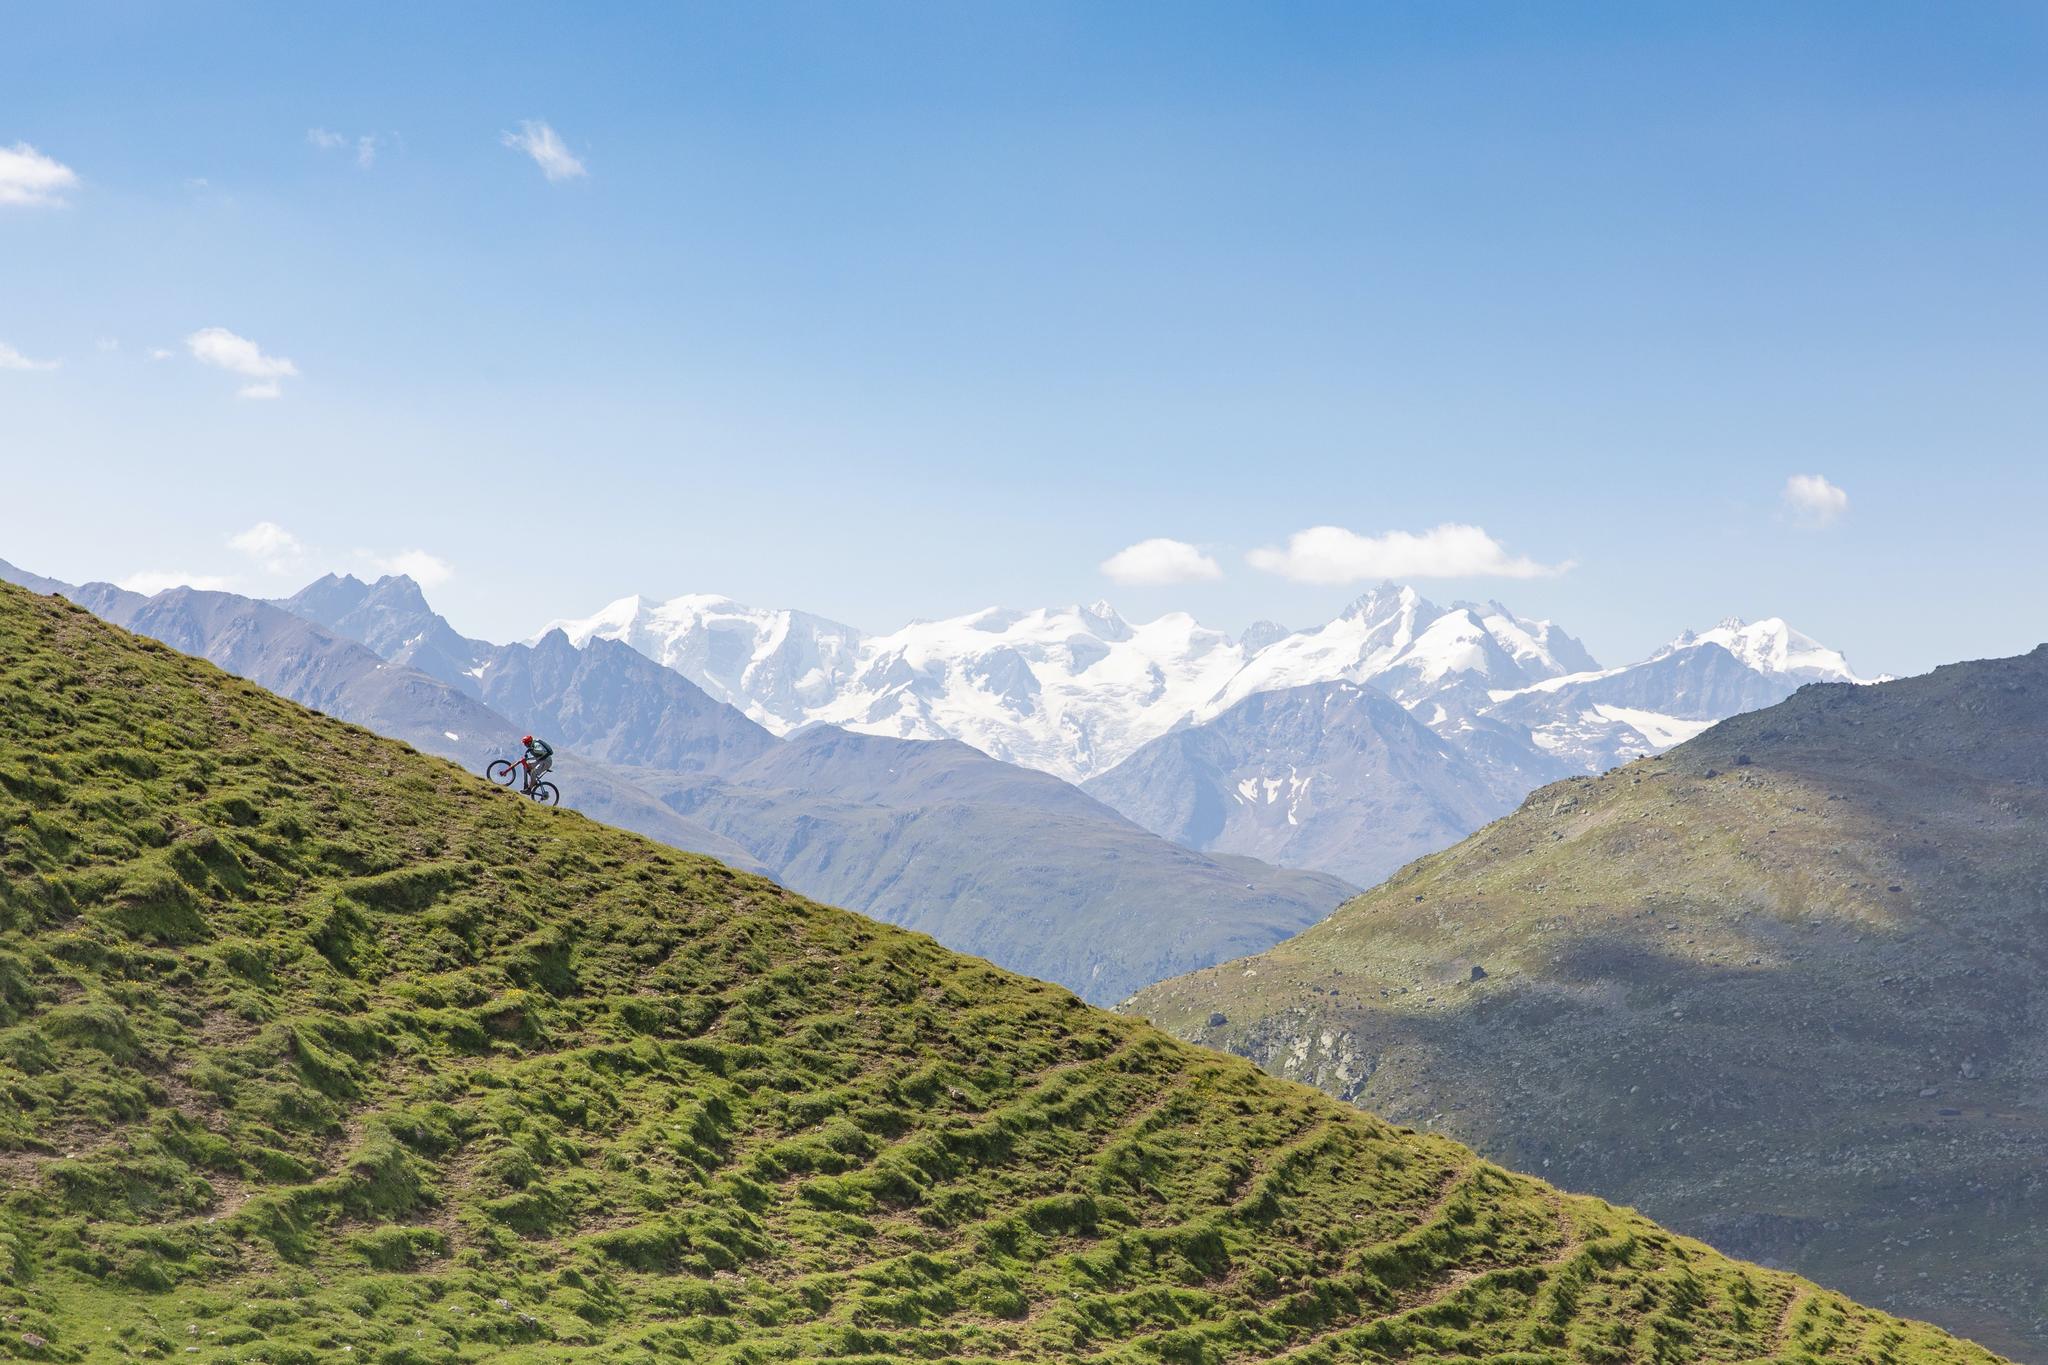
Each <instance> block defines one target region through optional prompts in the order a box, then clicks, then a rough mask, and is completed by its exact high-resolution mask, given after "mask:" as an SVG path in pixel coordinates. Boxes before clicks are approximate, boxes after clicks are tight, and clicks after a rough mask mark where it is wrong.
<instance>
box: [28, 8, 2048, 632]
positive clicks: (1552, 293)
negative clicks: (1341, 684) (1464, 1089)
mask: <svg viewBox="0 0 2048 1365" xmlns="http://www.w3.org/2000/svg"><path fill="white" fill-rule="evenodd" d="M8 34H9V36H8V41H7V43H6V44H5V45H4V46H0V149H11V150H12V151H13V153H14V156H13V159H12V160H8V159H6V157H5V156H4V155H0V347H5V348H6V349H4V350H0V474H4V476H5V483H6V487H7V488H8V490H9V497H8V503H9V507H10V512H11V515H10V516H9V517H8V519H7V525H6V529H5V531H4V532H0V557H4V558H7V559H10V560H13V561H15V562H17V563H19V564H22V565H24V566H26V567H29V568H32V569H35V570H38V571H40V572H44V573H49V574H54V575H57V576H61V577H67V578H92V577H105V578H116V579H118V578H124V577H128V576H130V575H135V574H145V573H148V574H166V573H168V574H173V575H180V576H185V575H189V576H205V577H209V578H219V579H222V580H225V581H228V582H230V583H232V584H233V585H234V586H236V587H238V588H241V589H243V590H245V591H258V592H283V591H288V590H289V589H290V588H292V587H294V586H296V584H297V582H298V581H300V580H303V579H304V578H307V577H310V576H311V575H312V574H313V573H315V572H318V571H320V570H323V569H326V568H330V567H332V568H348V569H353V570H355V571H357V572H364V571H366V570H370V569H372V568H374V567H375V566H377V565H379V564H411V565H415V566H425V567H427V568H429V569H430V570H431V569H432V568H433V567H434V566H436V565H445V566H446V569H447V575H446V577H445V579H443V580H442V581H439V582H437V583H436V584H435V585H434V587H433V589H432V596H433V597H434V599H435V600H436V602H437V604H439V605H441V606H442V608H443V609H444V610H445V611H446V612H447V613H448V614H449V615H450V617H451V618H452V619H453V620H454V621H455V622H456V624H457V625H458V626H460V627H462V628H464V629H467V630H470V631H473V632H476V633H480V634H485V635H490V636H494V637H507V636H513V635H518V634H523V633H525V632H526V631H528V630H529V629H531V628H532V627H533V626H534V625H536V624H538V623H539V622H541V621H544V620H546V619H548V618H550V617H554V616H559V615H569V614H582V613H585V612H588V611H590V610H594V609H595V608H596V607H597V606H598V605H599V604H601V603H603V602H605V601H607V600H609V599H611V598H614V597H617V596H621V595H624V594H626V593H628V592H632V591H641V592H647V593H651V594H656V595H667V594H670V593H675V592H683V591H717V592H725V593H729V594H731V595H733V596H736V597H739V598H741V599H742V600H746V601H752V602H756V603H759V604H763V605H795V606H803V607H805V608H807V609H810V610H814V611H818V612H821V613H823V614H826V615H831V616H836V617H839V618H842V619H845V620H849V621H851V622H853V623H855V624H858V625H861V626H865V627H869V628H875V629H886V628H890V627H893V626H895V625H897V624H900V623H901V622H902V621H903V620H905V619H907V618H910V617H913V616H939V615H946V614H951V613H954V612H958V611H962V610H968V609H972V608H974V607H978V606H983V605H988V604H991V603H998V602H1000V603H1005V604H1011V605H1031V604H1038V603H1050V602H1064V601H1072V600H1088V599H1092V598H1095V597H1097V596H1104V595H1106V596H1108V597H1109V598H1110V599H1111V600H1112V601H1114V602H1116V603H1117V604H1118V605H1119V606H1120V607H1121V609H1122V610H1124V612H1125V613H1126V614H1127V615H1130V616H1133V617H1143V616H1149V615H1152V614H1154V613H1156V612H1159V611H1164V610H1169V609H1187V610H1191V611H1193V612H1195V613H1196V614H1197V615H1199V616H1201V617H1203V618H1204V619H1205V620H1209V621H1212V622H1214V623H1215V624H1218V625H1222V626H1227V627H1232V628H1235V627H1238V626H1242V625H1243V624H1245V623H1247V622H1249V621H1251V620H1253V619H1256V618H1260V617H1271V618H1275V619H1278V620H1281V621H1283V622H1286V623H1288V624H1290V625H1307V624H1312V623H1314V622H1316V621H1319V620H1321V619H1324V618H1326V617H1327V616H1329V615H1331V614H1333V613H1334V612H1335V611H1336V610H1337V609H1339V608H1340V607H1341V606H1342V605H1343V603H1344V602H1345V601H1347V600H1348V599H1349V598H1350V597H1352V596H1354V595H1355V594H1356V593H1357V592H1358V591H1359V590H1360V589H1361V588H1362V587H1363V586H1365V583H1364V582H1362V581H1361V582H1350V581H1341V580H1343V579H1345V578H1346V577H1347V576H1348V577H1352V578H1356V577H1360V576H1361V575H1365V574H1369V573H1370V572H1372V571H1375V570H1377V569H1378V568H1380V567H1383V566H1385V565H1387V564H1393V565H1395V566H1396V567H1404V566H1405V567H1408V568H1421V569H1437V570H1445V571H1448V572H1449V574H1450V576H1446V577H1412V581H1414V582H1415V583H1416V584H1417V586H1419V587H1421V588H1422V589H1423V590H1424V591H1425V592H1426V593H1428V594H1429V595H1431V596H1433V597H1437V598H1439V599H1442V600H1448V599H1450V598H1455V597H1499V598H1500V599H1502V600H1503V601H1506V602H1507V603H1509V604H1510V605H1511V606H1514V607H1515V608H1517V609H1518V610H1520V611H1522V612H1524V613H1526V614H1532V615H1548V616H1554V617H1556V618H1557V619H1559V620H1560V621H1562V622H1563V623H1565V624H1566V625H1567V626H1568V627H1569V628H1571V629H1573V630H1574V631H1575V632H1577V633H1579V634H1581V635H1582V636H1583V637H1584V638H1585V639H1586V640H1587V642H1588V644H1589V645H1590V646H1591V647H1592V649H1593V650H1594V652H1595V653H1596V654H1597V655H1599V656H1600V657H1601V658H1603V659H1604V660H1607V661H1613V662H1618V661H1621V660H1623V659H1626V658H1628V657H1633V656H1636V655H1639V654H1641V653H1644V652H1646V651H1647V650H1648V649H1650V648H1651V647H1653V646H1654V645H1655V644H1657V643H1659V642H1661V641H1662V640H1663V639H1664V638H1666V637H1668V636H1670V635H1671V634H1673V633H1675V632H1676V631H1677V630H1678V629H1679V628H1680V627H1682V626H1686V625H1707V624H1711V623H1712V622H1713V621H1714V620H1715V619H1717V618H1719V617H1721V616H1723V615H1728V614H1740V615H1745V616H1750V617H1755V616H1760V615H1772V614H1779V615H1784V616H1786V617H1788V618H1789V619H1791V620H1792V621H1793V622H1794V623H1795V624H1797V625H1799V626H1800V627H1801V628H1803V629H1805V630H1807V631H1808V632H1809V633H1812V634H1814V635H1817V636H1819V637H1821V638H1823V639H1825V640H1826V641H1828V642H1829V643H1831V644H1834V645H1837V646H1838V647H1841V648H1843V649H1844V650H1846V651H1847V652H1848V654H1849V656H1850V659H1851V661H1852V662H1853V663H1855V664H1857V665H1858V666H1859V667H1860V668H1862V669H1864V670H1865V671H1875V670H1879V669H1884V670H1891V671H1909V670H1917V669H1921V668H1925V667H1928V666H1931V665H1933V664H1935V663H1938V662H1942V661H1944V660H1946V659H1951V658H1957V657H1965V656H1976V655H1985V654H1994V653H2009V652H2015V651H2018V650H2021V649H2024V648H2027V647H2030V646H2031V645H2032V644H2034V643H2036V642H2038V641H2039V640H2040V639H2041V638H2043V637H2044V636H2048V625H2044V622H2048V586H2044V581H2043V573H2042V569H2043V567H2044V564H2043V559H2044V555H2043V552H2042V549H2041V545H2042V540H2043V536H2042V528H2041V521H2042V513H2043V509H2044V507H2048V473H2044V472H2043V465H2044V461H2043V459H2042V455H2043V451H2042V446H2043V438H2042V432H2043V430H2044V420H2043V419H2044V417H2048V382H2044V374H2043V369H2044V359H2048V344H2044V343H2048V321H2044V319H2048V307H2044V305H2048V271H2044V268H2043V264H2042V251H2041V243H2042V242H2043V241H2044V240H2048V186H2044V178H2043V174H2042V171H2041V147H2042V146H2043V145H2044V134H2048V117H2044V115H2048V82H2044V81H2043V79H2042V76H2043V72H2044V58H2048V10H2044V9H2042V8H2041V7H2040V6H2038V5H2033V4H2027V5H2018V4H2013V5H2006V4H1998V3H1978V4H1972V5H1969V6H1952V5H1937V4H1932V3H1929V4H1922V5H1910V6H1909V5H1893V4H1883V3H1868V2H1867V0H1866V2H1861V3H1855V4H1848V3H1843V4H1813V5H1802V6H1783V5H1776V4H1761V3H1759V4H1714V5H1655V4H1615V5H1541V6H1535V5H1523V4H1510V3H1498V4H1484V5H1478V4H1461V3H1455V2H1448V3H1447V2H1445V0H1430V3H1420V0H1418V3H1413V4H1380V5H1358V4H1342V5H1318V4H1309V3H1303V4H1290V5H1284V6H1274V5H1262V4H1252V3H1244V4H1238V5H1205V4H1189V3H1174V4H1156V5H1155V4H1141V3H1118V4H1113V5H1103V4H1094V5H1064V4H1056V3H1044V2H1043V0H1039V2H1036V3H1030V4H1018V5H1000V4H956V3H945V4H940V3H932V4H890V5H867V4H857V3H836V2H835V3H823V2H822V0H821V2H820V3H814V4H799V5H775V4H749V5H743V6H736V5H723V4H721V5H701V6H684V5H667V4H663V5H652V4H649V5H641V6H631V7H629V6H605V7H597V6H587V7H572V6H550V7H540V6H523V5H503V4H494V5H490V6H484V5H461V4H438V5H432V6H402V7H401V6H396V5H389V6H379V5H360V6H348V7H341V6H335V7H329V8H327V9H326V10H324V11H321V12H317V13H315V12H310V11H309V10H308V9H307V7H298V6H275V5H256V4H248V5H242V4H204V3H198V4H175V5H173V4H162V5H151V4H143V3H124V4H111V5H95V4H91V3H75V4H66V5H61V6H40V7H23V8H20V9H18V10H16V11H15V12H14V13H13V14H12V15H11V17H10V18H9V20H8ZM528 121H532V122H535V123H536V124H538V123H544V124H545V125H546V126H547V127H548V128H550V129H552V130H553V131H554V133H555V135H556V136H557V137H558V138H559V139H560V144H561V146H562V148H563V149H564V151H565V152H566V154H567V155H568V156H569V157H571V158H573V159H574V161H575V162H576V163H578V164H579V165H580V167H581V171H582V173H581V174H574V173H566V174H560V175H559V178H550V177H549V176H548V175H546V174H545V173H544V170H543V167H542V165H541V164H540V162H539V161H538V160H537V159H536V158H534V157H533V156H531V155H529V154H528V153H527V152H526V151H524V150H521V149H520V148H519V147H517V146H512V145H507V142H506V138H505V135H506V134H508V133H511V134H518V133H520V132H521V131H522V130H523V128H524V125H525V124H526V122H528ZM365 139H368V141H367V142H365ZM323 144H325V145H323ZM366 148H367V152H366V151H365V149H366ZM25 149H27V150H25ZM31 151H32V153H33V156H31V155H30V152H31ZM366 163H367V164H366ZM51 167H55V169H54V170H52V169H51ZM556 170H557V171H558V173H559V172H565V171H567V170H568V164H567V163H564V162H561V161H559V160H558V161H557V163H556ZM10 175H11V176H12V177H13V178H12V180H10V179H9V176H10ZM52 177H55V179H54V180H53V179H52ZM10 185H12V186H13V188H12V190H11V191H10V190H9V186H10ZM10 200H11V202H10ZM210 329H219V330H218V331H213V330H210ZM209 338H210V339H209ZM156 352H167V353H168V355H166V356H164V357H163V358H153V357H154V353H156ZM209 361H211V362H212V363H209ZM285 361H288V362H289V367H290V371H291V372H290V373H286V372H285V371H284V368H283V364H282V362H285ZM245 390H247V391H254V392H255V393H256V394H262V393H268V392H272V391H274V392H275V394H276V396H275V397H261V396H242V395H243V392H244V391H245ZM1795 475H1819V476H1822V477H1824V478H1825V479H1826V480H1827V482H1828V485H1829V486H1830V487H1831V488H1834V489H1838V490H1840V493H1841V494H1842V495H1843V496H1845V497H1846V505H1845V506H1836V507H1834V509H1833V515H1826V513H1827V512H1828V511H1829V510H1830V509H1829V507H1828V506H1826V505H1822V504H1814V505H1811V506H1809V507H1807V508H1806V509H1805V510H1804V511H1801V510H1800V509H1798V508H1795V507H1793V506H1792V505H1790V504H1788V503H1787V501H1786V500H1785V497H1784V490H1785V488H1786V483H1787V480H1788V479H1789V478H1791V477H1792V476H1795ZM1828 496H1830V497H1831V496H1832V495H1828ZM1823 503H1825V498H1824V499H1823ZM259 523H272V524H274V525H276V526H278V527H282V528H284V530H285V531H286V532H288V533H289V534H290V536H291V538H292V541H293V542H295V543H296V545H297V546H298V547H299V549H298V551H297V552H296V553H294V552H292V550H291V546H290V544H288V543H286V542H283V541H280V540H279V539H278V538H277V537H275V536H272V537H270V538H269V539H268V540H266V539H265V538H263V537H257V538H254V539H250V538H247V537H244V540H243V544H244V546H245V548H244V549H237V548H235V547H234V546H232V545H231V544H230V543H229V541H230V538H231V537H235V536H237V535H239V534H241V533H244V532H246V531H247V530H248V528H250V527H252V526H255V525H257V524H259ZM1445 524H1453V525H1465V526H1472V527H1479V528H1483V532H1484V538H1485V540H1484V545H1482V546H1481V549H1480V551H1479V552H1478V553H1476V554H1475V553H1469V552H1468V553H1456V552H1455V551H1457V548H1458V547H1457V546H1456V545H1451V544H1448V543H1446V542H1445V541H1444V540H1443V539H1442V538H1432V537H1431V536H1430V535H1429V532H1430V531H1431V529H1432V528H1435V527H1438V526H1441V525H1445ZM1318 526H1330V527H1338V528H1344V529H1345V530H1346V531H1349V532H1351V533H1352V539H1350V540H1343V539H1341V538H1339V539H1337V540H1336V541H1335V542H1334V544H1332V545H1327V546H1326V549H1327V550H1328V551H1329V552H1328V553H1324V554H1321V555H1308V556H1303V555H1295V556H1288V555H1286V554H1284V553H1278V552H1277V551H1280V550H1283V549H1284V547H1285V546H1287V544H1288V543H1289V537H1290V536H1292V535H1294V534H1295V533H1297V532H1301V531H1303V530H1305V529H1307V528H1312V527H1318ZM1394 532H1398V533H1402V534H1403V535H1404V536H1409V537H1414V538H1415V539H1414V540H1412V541H1398V542H1391V543H1390V542H1385V541H1381V540H1378V539H1376V538H1379V537H1383V536H1385V535H1387V534H1388V533H1394ZM1158 537H1165V538H1171V539H1174V540H1177V541H1181V542H1185V543H1187V544H1188V545H1190V546H1193V547H1194V549H1193V550H1192V551H1183V552H1180V562H1182V563H1183V565H1184V566H1185V565H1192V566H1193V568H1192V571H1193V572H1197V573H1206V572H1207V571H1208V570H1207V568H1206V565H1207V564H1213V565H1214V567H1215V572H1216V573H1217V574H1218V575H1220V576H1217V577H1204V578H1198V579H1195V580H1193V581H1181V582H1175V583H1169V584H1160V585H1150V586H1146V585H1135V586H1134V585H1129V584H1123V583H1117V582H1113V581H1110V579H1109V578H1108V576H1106V575H1105V573H1104V572H1103V570H1102V568H1101V567H1100V566H1101V565H1102V563H1103V561H1104V560H1105V559H1107V558H1108V557H1110V556H1111V555H1113V554H1115V553H1116V552H1117V551H1119V550H1121V549H1123V548H1124V547H1126V546H1129V545H1132V544H1134V543H1136V542H1140V541H1144V540H1148V539H1151V538H1158ZM1324 539H1325V541H1329V540H1330V537H1329V536H1327V535H1326V536H1325V537H1324ZM1466 539H1467V542H1468V543H1467V544H1466V547H1465V548H1466V550H1467V551H1470V550H1471V544H1470V538H1469V536H1468V537H1467V538H1466ZM1485 545H1495V546H1498V547H1500V550H1499V553H1498V554H1494V553H1491V552H1490V551H1487V550H1486V549H1485ZM1261 550H1268V551H1276V552H1275V553H1270V554H1265V555H1256V552H1259V551H1261ZM1190 555H1192V556H1193V558H1192V559H1190V558H1189V556H1190ZM1248 555H1256V557H1257V558H1258V559H1259V562H1260V563H1261V564H1263V565H1265V566H1266V567H1257V566H1255V565H1254V564H1253V563H1251V562H1248V559H1247V556H1248ZM408 556H411V557H408ZM421 556H425V557H426V558H422V557H421ZM1169 558H1171V557H1169ZM1567 565H1568V566H1569V567H1568V568H1563V569H1562V571H1561V572H1546V573H1541V574H1539V575H1538V576H1533V577H1513V576H1506V577H1503V576H1499V575H1497V574H1494V573H1489V572H1486V571H1485V570H1487V569H1489V568H1493V569H1499V568H1501V567H1503V566H1505V567H1507V568H1508V569H1510V570H1513V571H1518V572H1523V573H1528V572H1533V571H1534V570H1538V569H1541V570H1554V569H1558V568H1560V567H1561V566H1567ZM270 566H274V571H273V568H272V567H270ZM1532 566H1533V567H1532ZM1290 574H1291V575H1292V576H1290ZM1303 578H1308V579H1313V580H1314V581H1300V580H1301V579H1303Z"/></svg>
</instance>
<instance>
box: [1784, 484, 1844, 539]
mask: <svg viewBox="0 0 2048 1365" xmlns="http://www.w3.org/2000/svg"><path fill="white" fill-rule="evenodd" d="M1779 496H1780V497H1782V498H1783V499H1784V500H1785V506H1786V507H1788V508H1790V509H1791V511H1792V515H1793V516H1794V517H1796V518H1798V519H1799V520H1800V521H1803V522H1805V523H1806V524H1807V525H1809V526H1827V525H1829V524H1831V523H1833V522H1836V521H1839V520H1840V519H1841V517H1842V514H1843V513H1844V512H1847V511H1848V510H1849V495H1848V494H1847V493H1845V492H1843V491H1842V489H1841V487H1840V486H1839V485H1836V484H1832V483H1829V482H1828V481H1827V480H1826V479H1824V478H1822V477H1821V476H1820V475H1818V474H1794V475H1793V476H1792V477H1791V478H1789V479H1787V480H1785V489H1784V492H1783V493H1781V494H1780V495H1779Z"/></svg>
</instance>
